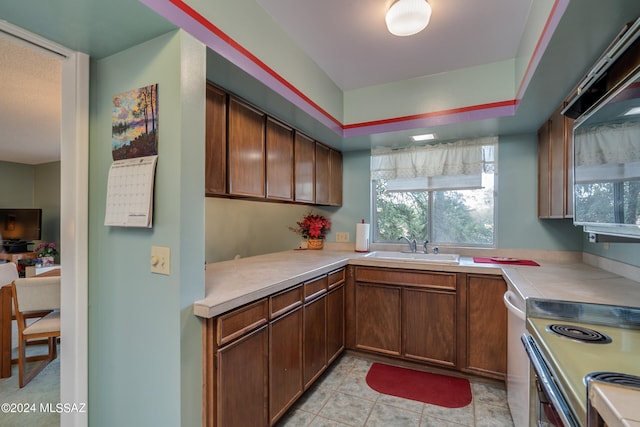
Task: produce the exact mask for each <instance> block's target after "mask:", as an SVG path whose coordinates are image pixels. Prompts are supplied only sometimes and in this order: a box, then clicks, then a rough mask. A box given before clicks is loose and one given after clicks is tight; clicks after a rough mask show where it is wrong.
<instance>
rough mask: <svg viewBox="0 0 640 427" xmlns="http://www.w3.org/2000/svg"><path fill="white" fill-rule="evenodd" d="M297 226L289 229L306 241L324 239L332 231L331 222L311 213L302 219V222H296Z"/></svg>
mask: <svg viewBox="0 0 640 427" xmlns="http://www.w3.org/2000/svg"><path fill="white" fill-rule="evenodd" d="M296 225H297V227H289V230H291V231H293V232H294V233H296V234H299V235H301V236H302V237H304V238H305V239H324V238H325V237H327V233H328V232H329V231H330V230H331V221H329V220H328V219H327V218H325V217H324V216H322V215H317V214H313V213H311V212H309V213H308V214H307V215H306V216H305V217H304V218H302V221H300V222H296Z"/></svg>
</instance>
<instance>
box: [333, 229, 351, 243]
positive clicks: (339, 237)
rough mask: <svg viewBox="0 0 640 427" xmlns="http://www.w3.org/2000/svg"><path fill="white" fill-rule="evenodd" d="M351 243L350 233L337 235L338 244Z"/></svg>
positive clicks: (338, 233) (343, 232) (342, 232)
mask: <svg viewBox="0 0 640 427" xmlns="http://www.w3.org/2000/svg"><path fill="white" fill-rule="evenodd" d="M348 241H349V232H348V231H340V232H337V233H336V243H341V242H342V243H344V242H348Z"/></svg>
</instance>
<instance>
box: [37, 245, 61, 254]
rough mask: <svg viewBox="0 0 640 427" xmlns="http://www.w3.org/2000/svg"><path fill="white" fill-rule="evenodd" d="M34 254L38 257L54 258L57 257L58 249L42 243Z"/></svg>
mask: <svg viewBox="0 0 640 427" xmlns="http://www.w3.org/2000/svg"><path fill="white" fill-rule="evenodd" d="M36 252H37V254H38V256H39V257H45V256H50V257H54V256H56V255H58V247H57V246H56V244H55V243H46V242H42V243H40V244H39V245H38V246H36Z"/></svg>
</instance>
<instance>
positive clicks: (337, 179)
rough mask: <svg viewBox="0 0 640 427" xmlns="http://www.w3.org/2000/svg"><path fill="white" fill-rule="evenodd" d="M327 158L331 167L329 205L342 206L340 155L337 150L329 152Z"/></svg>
mask: <svg viewBox="0 0 640 427" xmlns="http://www.w3.org/2000/svg"><path fill="white" fill-rule="evenodd" d="M329 157H330V159H329V160H330V167H331V170H330V177H329V181H330V184H329V185H330V189H329V204H330V205H331V206H342V154H341V153H340V152H339V151H337V150H331V153H330V156H329Z"/></svg>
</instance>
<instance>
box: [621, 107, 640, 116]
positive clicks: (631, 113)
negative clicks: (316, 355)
mask: <svg viewBox="0 0 640 427" xmlns="http://www.w3.org/2000/svg"><path fill="white" fill-rule="evenodd" d="M638 114H640V107H633V108H629V109H628V110H627V111H626V112H625V113H624V114H623V116H636V115H638Z"/></svg>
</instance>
